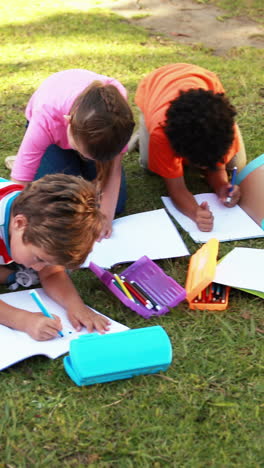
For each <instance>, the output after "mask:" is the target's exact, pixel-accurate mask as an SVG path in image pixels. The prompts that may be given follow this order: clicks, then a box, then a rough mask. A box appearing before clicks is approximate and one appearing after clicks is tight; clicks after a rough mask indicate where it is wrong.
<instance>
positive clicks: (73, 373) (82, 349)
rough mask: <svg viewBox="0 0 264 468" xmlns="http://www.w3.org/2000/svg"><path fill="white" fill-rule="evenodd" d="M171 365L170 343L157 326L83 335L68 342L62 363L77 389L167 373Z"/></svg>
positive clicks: (162, 329) (161, 329)
mask: <svg viewBox="0 0 264 468" xmlns="http://www.w3.org/2000/svg"><path fill="white" fill-rule="evenodd" d="M171 361H172V347H171V342H170V339H169V337H168V335H167V333H166V331H165V330H164V328H162V327H160V326H159V325H157V326H153V327H145V328H137V329H133V330H126V331H123V332H119V333H109V334H106V335H99V334H98V333H93V334H87V335H82V336H80V337H79V338H77V339H75V340H72V341H71V342H70V351H69V355H68V356H65V357H64V359H63V363H64V368H65V371H66V373H67V374H68V376H69V377H70V378H71V379H72V380H73V381H74V382H75V383H76V384H77V385H79V386H81V385H92V384H96V383H103V382H111V381H113V380H120V379H128V378H130V377H134V376H136V375H141V374H153V373H156V372H160V371H166V370H167V369H168V367H169V365H170V364H171Z"/></svg>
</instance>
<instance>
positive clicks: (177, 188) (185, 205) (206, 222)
mask: <svg viewBox="0 0 264 468" xmlns="http://www.w3.org/2000/svg"><path fill="white" fill-rule="evenodd" d="M164 180H165V183H166V186H167V190H168V193H169V196H170V198H171V199H172V201H173V203H174V204H175V206H176V207H177V208H178V209H179V210H180V211H181V212H182V213H183V214H185V215H186V216H188V217H189V218H191V219H192V220H193V221H194V222H195V223H196V224H197V226H198V228H199V229H200V231H205V232H209V231H211V230H212V229H213V224H214V217H213V215H212V213H211V211H210V210H209V207H208V204H207V202H203V203H201V205H198V203H197V202H196V200H195V198H194V196H193V195H192V193H191V192H189V190H188V189H187V187H186V185H185V182H184V178H183V177H177V178H175V179H167V178H164Z"/></svg>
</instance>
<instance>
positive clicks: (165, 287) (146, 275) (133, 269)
mask: <svg viewBox="0 0 264 468" xmlns="http://www.w3.org/2000/svg"><path fill="white" fill-rule="evenodd" d="M89 268H90V269H91V270H92V271H93V273H95V275H96V276H97V277H98V278H99V279H100V280H101V281H102V282H103V283H104V284H105V285H106V287H107V288H108V289H109V290H110V291H112V293H113V294H114V295H115V296H116V297H118V299H119V300H120V301H121V302H122V303H123V304H124V305H126V306H127V307H129V308H130V309H132V310H133V311H134V312H137V314H139V315H142V317H144V318H149V317H152V316H156V315H163V314H166V313H167V312H169V308H171V307H175V306H176V305H177V304H179V303H180V302H181V301H183V300H184V299H185V297H186V291H185V289H184V288H183V287H182V286H180V285H179V284H178V283H177V282H176V281H175V280H174V279H173V278H171V277H170V276H168V275H166V274H165V272H164V271H163V270H162V269H161V268H160V267H159V266H158V265H156V263H154V262H153V261H152V260H150V259H149V258H148V257H147V256H144V257H141V258H140V259H139V260H137V261H136V262H134V263H132V265H130V266H129V267H128V268H127V269H126V270H124V271H123V272H122V273H119V275H120V276H121V277H125V279H126V280H127V281H129V282H130V281H135V282H136V283H137V284H138V285H139V286H140V287H141V288H142V289H143V290H144V291H145V292H146V293H147V294H149V295H150V296H151V298H153V300H154V301H155V302H156V303H157V304H158V305H159V309H158V310H156V309H155V308H153V309H150V310H149V309H147V307H145V306H144V305H142V304H138V303H136V302H133V301H132V300H131V299H129V298H128V297H127V296H126V295H125V294H124V293H123V292H122V291H120V289H119V288H118V287H117V286H116V285H115V284H114V283H113V280H115V277H114V275H113V274H112V273H110V272H109V271H107V270H104V269H103V268H101V267H99V266H98V265H96V264H95V263H93V262H90V265H89Z"/></svg>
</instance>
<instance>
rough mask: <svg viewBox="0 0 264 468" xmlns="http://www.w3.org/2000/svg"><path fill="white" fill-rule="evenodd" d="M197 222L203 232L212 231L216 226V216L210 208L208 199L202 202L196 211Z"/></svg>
mask: <svg viewBox="0 0 264 468" xmlns="http://www.w3.org/2000/svg"><path fill="white" fill-rule="evenodd" d="M195 222H196V224H197V226H198V228H199V229H200V231H203V232H210V231H212V229H213V226H214V217H213V214H212V212H211V211H210V210H209V206H208V203H207V202H206V201H204V202H202V203H201V205H200V206H198V208H197V211H196V219H195Z"/></svg>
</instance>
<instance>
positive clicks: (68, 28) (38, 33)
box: [0, 0, 264, 468]
mask: <svg viewBox="0 0 264 468" xmlns="http://www.w3.org/2000/svg"><path fill="white" fill-rule="evenodd" d="M236 3H237V2H236ZM87 5H88V2H86V1H85V0H78V1H73V0H72V1H70V0H64V1H62V0H57V1H56V2H54V1H51V0H46V1H45V2H40V1H37V2H26V1H21V0H20V1H19V0H10V1H9V2H8V3H5V2H2V4H1V12H0V14H1V26H0V44H1V68H0V73H1V80H0V89H1V112H0V120H1V125H0V132H1V135H0V145H1V146H0V149H1V152H0V157H1V160H0V165H1V175H2V176H8V172H7V170H6V169H5V168H4V158H5V157H6V156H7V155H10V154H15V153H16V151H17V148H18V146H19V143H20V141H21V138H22V136H23V132H24V128H23V125H24V115H23V112H24V108H25V105H26V103H27V100H28V98H29V96H30V95H31V93H32V92H33V90H34V89H35V88H36V87H37V86H38V85H39V84H40V83H41V81H42V80H43V79H44V78H46V77H47V76H48V75H50V74H51V73H53V72H56V71H58V70H61V69H66V68H73V67H80V68H81V67H83V68H87V69H91V70H94V71H97V72H99V73H105V74H108V75H109V76H114V77H116V78H118V79H119V80H120V81H122V83H123V84H124V85H125V86H126V87H127V88H128V90H129V99H130V103H131V105H132V106H133V109H134V111H135V116H137V114H136V109H135V106H134V103H133V95H134V92H135V89H136V86H137V83H138V81H139V80H140V79H141V78H142V77H143V76H144V75H145V74H146V73H147V72H149V71H150V70H152V69H153V68H155V67H158V66H160V65H163V64H166V63H170V62H174V61H183V62H193V63H197V64H199V65H201V66H204V67H207V68H209V69H211V70H213V71H215V72H216V73H218V74H219V76H220V77H221V80H222V82H223V84H224V86H225V88H226V91H227V93H228V95H229V96H230V97H231V99H232V101H233V103H234V104H235V105H236V107H237V110H238V122H239V124H240V126H241V128H242V132H243V135H244V139H245V144H246V149H247V153H248V158H249V159H254V158H255V157H257V156H259V155H260V154H261V153H262V152H263V136H262V122H263V114H262V106H263V96H261V94H262V91H261V88H263V51H261V50H254V49H232V50H231V51H230V52H229V53H228V54H227V55H226V56H225V57H224V58H223V57H216V56H214V55H213V53H212V51H211V50H209V49H206V48H203V47H202V46H196V47H193V48H192V47H187V46H183V45H177V44H175V43H174V42H170V41H169V40H167V39H165V38H162V40H161V39H160V37H156V36H155V35H149V34H148V33H147V32H145V31H144V30H143V29H140V28H138V27H133V26H132V25H130V24H129V23H128V22H127V21H125V20H124V19H122V18H119V17H118V16H115V15H114V14H112V13H110V12H109V11H102V10H100V9H98V10H89V9H88V6H87ZM252 5H253V4H252ZM252 8H253V7H252ZM137 158H138V155H137V154H136V153H134V154H132V155H129V156H128V157H126V158H125V166H126V172H127V177H128V194H129V199H128V203H127V209H126V213H125V214H130V213H135V212H138V211H146V210H150V209H155V208H161V207H162V204H161V201H160V195H163V194H164V193H165V190H164V187H163V183H162V181H161V180H160V179H159V178H158V177H151V176H149V175H147V174H145V173H144V172H143V171H142V170H141V169H140V168H139V166H138V163H137ZM188 183H189V184H191V186H192V190H193V192H194V193H197V192H199V191H206V190H207V187H206V185H205V183H204V182H203V181H202V180H201V179H200V178H198V177H196V178H194V177H193V176H191V175H190V174H189V175H188ZM181 233H182V235H183V238H184V240H185V242H186V244H187V245H188V247H189V249H190V251H191V253H194V252H195V251H196V250H197V248H198V247H199V245H197V244H194V243H193V242H192V241H191V239H190V238H189V237H188V235H187V234H185V233H183V232H182V231H181ZM235 246H251V247H259V248H264V242H263V240H262V239H258V240H254V239H252V240H247V241H237V242H232V243H224V244H221V245H220V252H219V256H220V257H221V256H222V255H224V254H226V253H227V252H229V251H230V250H231V249H232V248H233V247H235ZM188 262H189V258H180V259H169V260H164V261H160V262H158V263H159V265H160V266H162V267H163V268H164V270H165V271H166V272H167V273H168V274H170V275H172V276H173V277H174V278H175V279H176V280H177V281H179V282H180V283H181V284H182V285H184V283H185V278H186V272H187V268H188ZM73 279H74V282H75V284H76V286H77V287H78V288H79V290H80V293H81V295H82V297H83V298H84V300H85V301H86V303H88V304H89V305H91V306H93V307H95V308H96V309H98V310H99V311H101V312H104V313H106V314H107V315H109V316H110V317H112V318H113V319H116V320H118V321H120V322H122V323H124V324H126V325H127V326H129V327H132V328H137V327H144V326H150V325H155V324H159V325H161V326H163V327H164V328H165V329H166V331H167V333H168V334H169V336H170V338H171V342H172V346H173V355H174V357H173V362H172V365H171V366H170V368H169V369H168V371H167V372H166V373H165V374H160V375H152V376H150V375H148V376H140V377H136V378H134V379H130V380H124V381H117V382H111V383H108V384H102V385H94V386H91V387H82V388H79V387H77V386H75V385H74V384H73V383H72V381H71V380H70V379H69V378H68V377H67V376H66V374H65V372H64V369H63V363H62V359H61V358H59V359H56V360H55V361H52V360H50V359H47V358H45V357H35V358H32V359H28V360H26V361H24V362H21V363H19V364H17V365H15V366H13V367H11V368H9V369H8V370H6V371H4V372H2V373H1V384H0V414H1V420H0V467H12V468H13V467H21V468H24V467H45V466H47V467H55V468H56V467H59V466H63V467H87V466H89V467H107V468H108V467H125V468H126V467H128V468H129V467H134V466H135V467H136V466H139V467H144V468H145V467H154V468H160V467H164V466H166V467H177V468H178V467H184V468H193V467H195V468H203V467H205V466H208V467H214V468H215V467H216V468H218V467H219V468H230V467H245V468H253V467H254V468H255V467H263V466H264V456H263V416H264V378H263V367H264V351H263V349H264V348H263V333H264V318H263V300H261V299H259V298H257V297H254V296H251V295H248V294H246V293H243V292H241V291H238V290H234V289H233V290H232V291H231V294H230V301H229V307H228V310H227V311H226V312H224V313H206V312H192V311H190V309H188V306H187V304H186V303H185V302H184V303H182V304H180V305H179V306H178V307H177V308H175V309H173V310H171V312H170V313H169V314H167V315H164V316H162V317H161V318H154V319H151V320H148V321H146V320H144V319H143V318H142V317H139V316H138V315H136V314H135V313H133V312H132V311H130V310H129V309H127V308H125V307H124V306H123V305H122V304H121V303H119V302H118V300H117V299H116V298H115V297H114V296H112V295H111V294H109V293H108V292H107V290H106V289H104V287H103V286H102V285H101V284H100V282H99V280H97V279H96V278H95V277H94V275H93V274H92V273H91V272H89V271H81V272H76V273H74V275H73ZM1 290H2V291H3V292H4V288H1Z"/></svg>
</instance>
